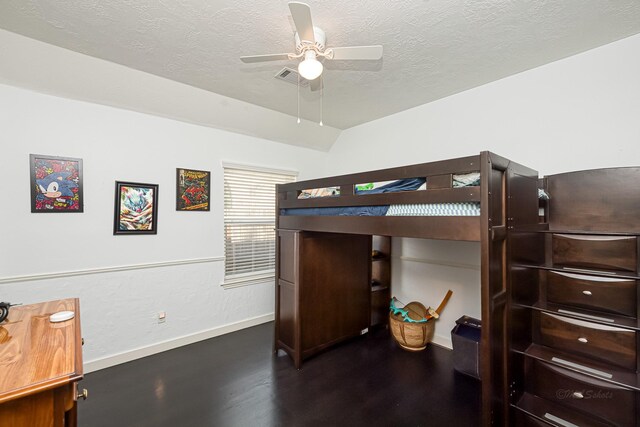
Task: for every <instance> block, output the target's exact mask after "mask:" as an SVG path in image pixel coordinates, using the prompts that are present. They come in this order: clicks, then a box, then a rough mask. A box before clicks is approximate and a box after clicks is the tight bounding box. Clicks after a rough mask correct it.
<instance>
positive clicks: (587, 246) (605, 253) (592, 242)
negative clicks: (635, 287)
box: [552, 234, 638, 272]
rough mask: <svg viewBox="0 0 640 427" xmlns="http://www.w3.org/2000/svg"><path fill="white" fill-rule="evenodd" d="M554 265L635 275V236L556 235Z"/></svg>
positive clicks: (636, 256) (636, 255) (636, 261)
mask: <svg viewBox="0 0 640 427" xmlns="http://www.w3.org/2000/svg"><path fill="white" fill-rule="evenodd" d="M552 245H553V265H554V266H568V267H586V268H595V269H605V270H623V271H633V272H635V271H636V270H637V268H638V253H637V252H638V245H637V241H636V237H629V236H584V235H569V234H554V235H553V243H552Z"/></svg>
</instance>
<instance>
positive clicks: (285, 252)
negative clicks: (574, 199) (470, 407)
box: [275, 152, 538, 425]
mask: <svg viewBox="0 0 640 427" xmlns="http://www.w3.org/2000/svg"><path fill="white" fill-rule="evenodd" d="M474 171H480V176H481V177H480V186H477V187H464V188H452V175H453V174H461V173H467V172H474ZM418 177H422V178H427V182H428V189H427V190H424V191H406V192H398V193H385V194H376V195H355V194H354V186H355V185H356V184H360V183H367V182H379V181H389V180H397V179H403V178H418ZM332 186H338V187H340V195H339V196H335V197H324V198H313V199H298V194H299V193H300V191H302V190H304V189H310V188H323V187H332ZM537 189H538V173H537V171H535V170H532V169H529V168H527V167H525V166H522V165H519V164H517V163H515V162H512V161H510V160H508V159H505V158H503V157H500V156H498V155H496V154H493V153H490V152H482V153H480V154H479V155H475V156H470V157H462V158H456V159H451V160H444V161H437V162H431V163H424V164H418V165H412V166H403V167H396V168H391V169H384V170H377V171H372V172H363V173H355V174H350V175H342V176H335V177H330V178H322V179H314V180H309V181H301V182H295V183H290V184H284V185H279V186H278V187H277V212H278V215H277V222H276V228H277V235H278V238H277V243H276V253H277V261H276V306H275V350H276V351H277V350H279V349H282V350H284V351H285V352H287V353H288V354H289V355H290V356H291V357H292V358H293V360H294V363H295V366H296V367H298V368H299V367H300V366H301V364H302V360H303V359H304V358H307V357H309V356H311V355H313V354H316V353H317V352H319V351H322V350H324V349H326V348H327V347H328V346H331V345H333V344H335V343H337V342H340V341H342V340H344V339H347V338H349V337H353V336H354V335H358V334H360V333H361V329H363V328H364V327H366V326H367V320H366V318H365V314H363V312H366V310H368V309H369V306H368V304H369V302H368V301H369V300H368V298H369V294H368V292H369V291H368V289H367V287H369V286H370V283H369V279H370V262H369V261H370V258H369V257H370V254H371V237H370V236H372V235H382V236H394V237H414V238H424V239H443V240H464V241H478V242H480V246H481V313H482V336H481V343H480V354H481V360H480V366H481V368H480V369H481V379H482V424H483V425H491V424H501V420H506V419H507V415H506V414H507V411H508V408H507V406H508V405H507V404H505V403H506V402H509V389H510V387H509V384H508V383H507V381H508V378H509V376H508V375H507V369H508V367H507V365H508V363H507V361H508V351H509V346H508V339H509V338H508V332H507V322H508V312H507V309H506V305H507V300H508V298H507V283H508V267H507V258H508V247H507V231H508V230H509V229H512V228H513V227H516V226H518V225H531V224H536V223H538V194H537ZM448 202H479V203H480V208H481V214H480V216H456V217H438V216H431V217H385V216H379V217H376V216H369V217H367V216H357V217H350V216H284V215H280V214H279V213H280V210H281V209H284V208H307V207H333V206H361V205H366V206H368V205H394V204H420V203H448ZM367 251H368V252H367Z"/></svg>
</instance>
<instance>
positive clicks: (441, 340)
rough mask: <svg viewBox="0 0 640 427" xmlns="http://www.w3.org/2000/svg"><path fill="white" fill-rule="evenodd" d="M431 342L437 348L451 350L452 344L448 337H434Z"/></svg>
mask: <svg viewBox="0 0 640 427" xmlns="http://www.w3.org/2000/svg"><path fill="white" fill-rule="evenodd" d="M431 342H432V343H433V344H435V345H437V346H440V347H444V348H447V349H449V350H453V343H452V342H451V337H450V336H442V335H434V336H433V339H432V340H431Z"/></svg>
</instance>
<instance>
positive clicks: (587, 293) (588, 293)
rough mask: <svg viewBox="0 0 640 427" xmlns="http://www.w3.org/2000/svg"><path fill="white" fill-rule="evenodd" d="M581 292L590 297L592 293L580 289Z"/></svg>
mask: <svg viewBox="0 0 640 427" xmlns="http://www.w3.org/2000/svg"><path fill="white" fill-rule="evenodd" d="M582 293H583V294H585V295H586V296H588V297H590V296H591V295H593V294H592V293H591V291H582Z"/></svg>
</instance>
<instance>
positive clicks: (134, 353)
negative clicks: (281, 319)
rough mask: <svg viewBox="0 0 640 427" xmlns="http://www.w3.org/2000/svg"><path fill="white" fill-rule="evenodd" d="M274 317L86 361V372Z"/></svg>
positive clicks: (271, 317) (239, 323)
mask: <svg viewBox="0 0 640 427" xmlns="http://www.w3.org/2000/svg"><path fill="white" fill-rule="evenodd" d="M274 318H275V317H274V313H269V314H264V315H262V316H257V317H252V318H250V319H245V320H241V321H240V322H236V323H230V324H227V325H223V326H218V327H215V328H212V329H207V330H205V331H200V332H196V333H194V334H189V335H184V336H182V337H178V338H174V339H171V340H167V341H162V342H158V343H155V344H151V345H148V346H146V347H140V348H136V349H133V350H129V351H125V352H123V353H118V354H113V355H110V356H106V357H102V358H99V359H94V360H89V361H85V362H84V365H83V367H84V373H85V374H87V373H89V372H94V371H99V370H100V369H105V368H109V367H111V366H115V365H119V364H121V363H126V362H131V361H132V360H136V359H140V358H142V357H147V356H151V355H153V354H157V353H162V352H163V351H167V350H172V349H174V348H177V347H182V346H183V345H188V344H193V343H195V342H198V341H203V340H206V339H209V338H213V337H217V336H220V335H224V334H228V333H230V332H236V331H239V330H242V329H245V328H250V327H252V326H257V325H261V324H263V323H267V322H271V321H272V320H273V319H274Z"/></svg>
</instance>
